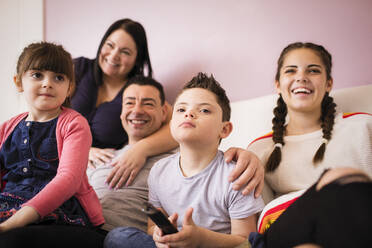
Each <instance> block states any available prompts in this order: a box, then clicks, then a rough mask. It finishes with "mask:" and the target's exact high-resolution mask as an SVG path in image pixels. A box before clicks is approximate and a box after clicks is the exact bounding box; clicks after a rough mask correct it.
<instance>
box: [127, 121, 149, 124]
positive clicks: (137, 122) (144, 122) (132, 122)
mask: <svg viewBox="0 0 372 248" xmlns="http://www.w3.org/2000/svg"><path fill="white" fill-rule="evenodd" d="M128 121H129V123H131V124H134V125H143V124H146V123H147V122H148V120H128Z"/></svg>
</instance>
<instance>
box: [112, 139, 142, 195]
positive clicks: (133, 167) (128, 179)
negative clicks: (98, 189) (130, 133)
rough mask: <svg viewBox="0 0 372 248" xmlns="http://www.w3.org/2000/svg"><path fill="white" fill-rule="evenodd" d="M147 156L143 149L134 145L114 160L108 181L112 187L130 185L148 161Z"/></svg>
mask: <svg viewBox="0 0 372 248" xmlns="http://www.w3.org/2000/svg"><path fill="white" fill-rule="evenodd" d="M146 158H147V157H146V156H145V155H144V153H143V152H142V150H141V149H138V148H137V147H136V146H132V147H131V148H130V149H129V150H127V151H126V152H124V153H122V154H121V155H120V156H118V157H117V158H116V159H115V160H114V161H113V162H112V164H111V165H112V166H113V169H112V170H111V172H110V174H109V175H108V177H107V179H106V182H107V183H108V184H110V188H115V189H118V188H121V187H122V185H123V184H125V186H129V185H130V184H131V183H132V182H133V180H134V179H135V178H136V176H137V174H138V172H139V171H140V170H141V169H142V167H143V166H144V165H145V163H146Z"/></svg>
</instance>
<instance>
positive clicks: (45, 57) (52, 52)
mask: <svg viewBox="0 0 372 248" xmlns="http://www.w3.org/2000/svg"><path fill="white" fill-rule="evenodd" d="M28 70H41V71H53V72H55V73H61V74H64V75H66V77H67V78H68V79H69V81H70V95H72V93H73V91H74V89H75V76H74V68H73V63H72V58H71V55H70V53H69V52H67V51H66V50H65V49H64V48H63V47H62V46H61V45H56V44H53V43H49V42H37V43H32V44H30V45H28V46H27V47H25V48H24V49H23V51H22V53H21V55H20V56H19V58H18V62H17V74H16V77H17V78H16V80H17V81H18V82H21V80H22V76H23V74H24V73H25V72H27V71H28ZM63 106H65V107H69V106H70V97H67V98H66V100H65V102H64V103H63Z"/></svg>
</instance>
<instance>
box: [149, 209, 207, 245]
mask: <svg viewBox="0 0 372 248" xmlns="http://www.w3.org/2000/svg"><path fill="white" fill-rule="evenodd" d="M192 211H193V208H191V207H190V208H188V209H187V210H186V213H185V216H184V219H183V224H182V230H181V231H179V232H178V233H175V234H170V235H165V236H162V237H160V238H159V239H158V240H159V242H161V243H163V244H164V243H165V244H167V245H169V246H170V247H182V248H194V247H195V248H196V247H199V246H200V243H201V237H200V233H201V232H200V230H199V227H198V226H197V225H195V223H194V221H193V220H192ZM172 224H173V223H172ZM154 240H155V239H154Z"/></svg>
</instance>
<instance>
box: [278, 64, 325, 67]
mask: <svg viewBox="0 0 372 248" xmlns="http://www.w3.org/2000/svg"><path fill="white" fill-rule="evenodd" d="M314 66H315V67H319V68H321V66H320V65H318V64H310V65H308V66H307V67H314ZM297 67H298V66H297V65H287V66H284V68H297Z"/></svg>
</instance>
